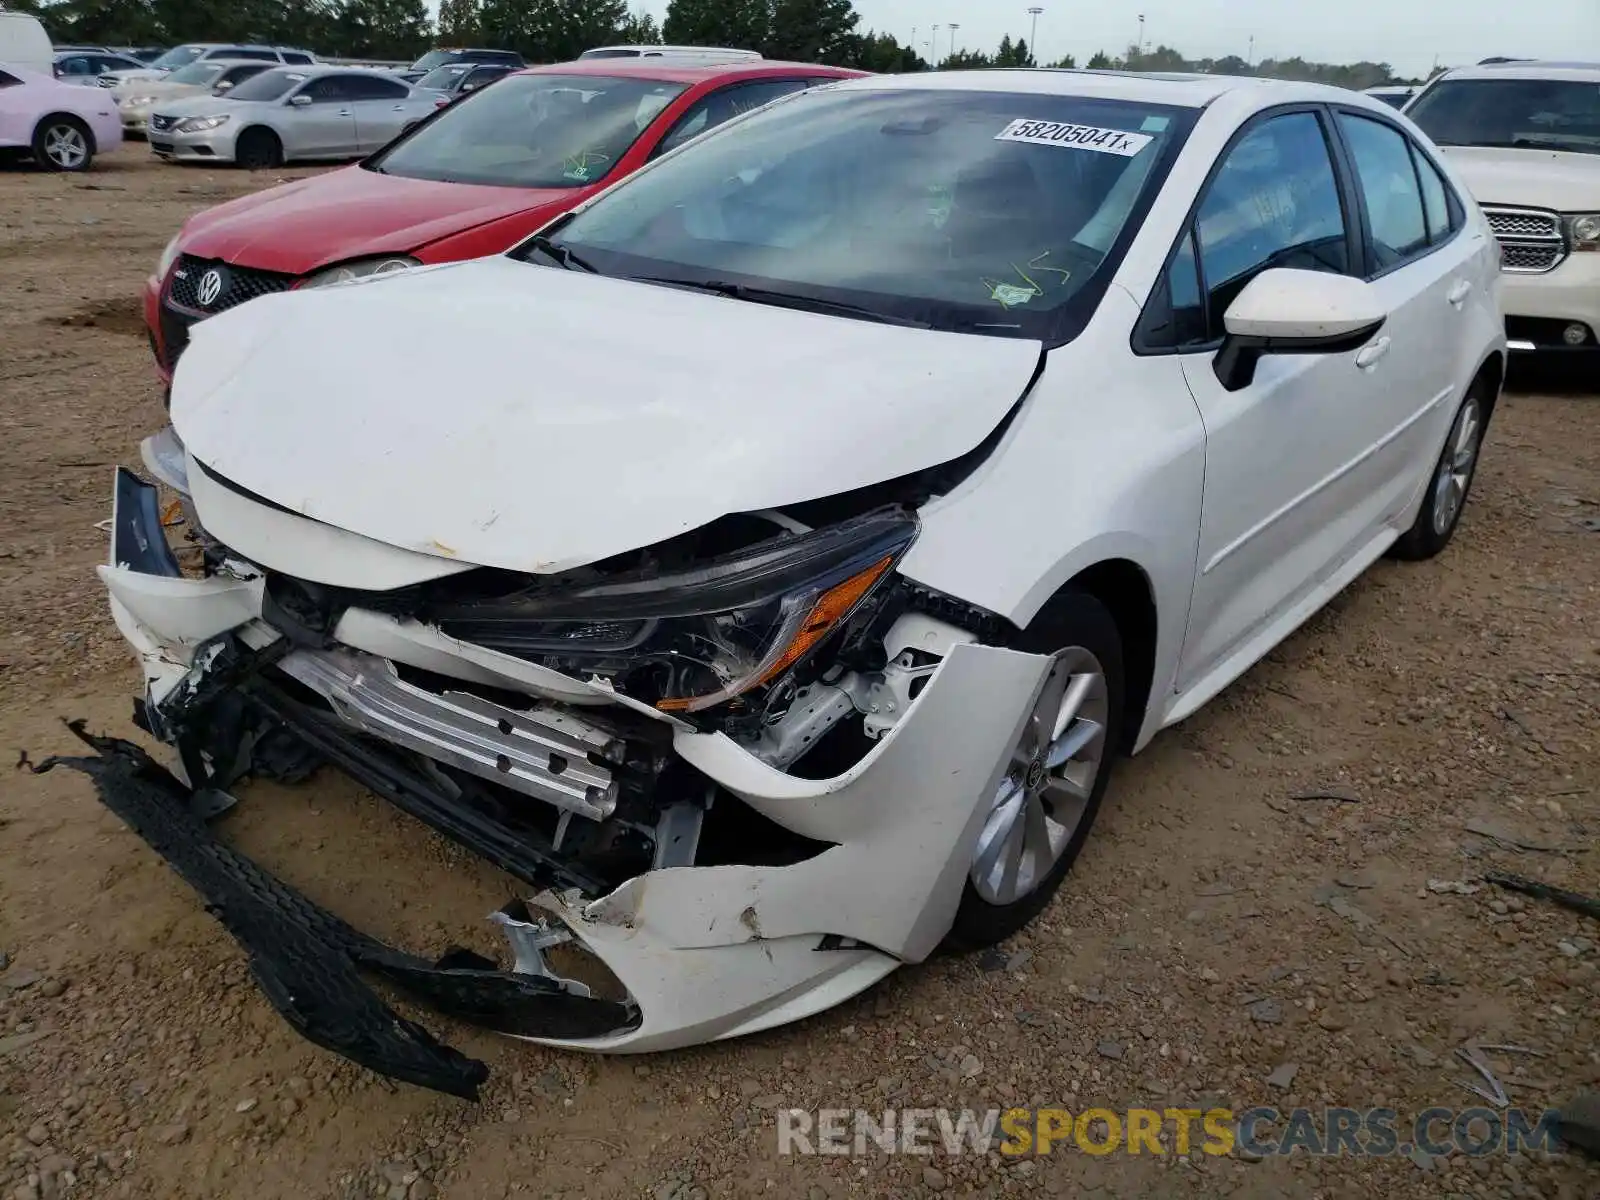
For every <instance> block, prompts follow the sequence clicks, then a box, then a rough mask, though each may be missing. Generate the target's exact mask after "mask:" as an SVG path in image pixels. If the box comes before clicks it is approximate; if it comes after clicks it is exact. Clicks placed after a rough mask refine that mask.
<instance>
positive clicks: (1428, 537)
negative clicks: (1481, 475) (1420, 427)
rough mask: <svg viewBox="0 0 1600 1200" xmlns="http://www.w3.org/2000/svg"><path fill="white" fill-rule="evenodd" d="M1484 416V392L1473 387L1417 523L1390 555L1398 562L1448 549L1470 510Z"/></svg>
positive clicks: (1441, 456) (1453, 425)
mask: <svg viewBox="0 0 1600 1200" xmlns="http://www.w3.org/2000/svg"><path fill="white" fill-rule="evenodd" d="M1484 415H1485V409H1484V403H1483V394H1482V389H1481V387H1479V386H1478V385H1474V386H1473V388H1472V390H1471V391H1469V392H1468V393H1467V397H1466V399H1465V400H1463V401H1462V402H1461V407H1460V408H1459V409H1458V410H1457V411H1456V419H1455V420H1454V421H1452V422H1451V423H1450V433H1449V435H1448V436H1447V437H1446V438H1445V439H1444V449H1443V450H1442V451H1440V453H1439V459H1438V461H1437V462H1436V463H1435V464H1434V466H1433V471H1432V473H1431V474H1430V475H1429V477H1428V493H1427V495H1426V496H1424V497H1423V500H1422V508H1421V509H1420V510H1419V511H1418V513H1417V519H1416V520H1415V521H1413V522H1412V524H1411V528H1410V529H1408V530H1406V532H1405V533H1404V534H1402V535H1401V536H1400V539H1399V540H1398V541H1397V542H1395V544H1394V547H1393V549H1392V550H1391V551H1390V553H1391V554H1392V555H1393V556H1394V557H1395V558H1400V559H1406V560H1408V561H1412V562H1417V561H1420V560H1422V559H1425V558H1432V557H1433V556H1434V555H1436V554H1438V553H1439V551H1441V550H1443V549H1444V548H1445V547H1446V546H1447V545H1449V543H1450V538H1451V536H1452V535H1453V534H1454V533H1455V531H1456V526H1457V525H1458V524H1460V522H1461V510H1462V509H1464V508H1465V507H1466V506H1467V494H1468V493H1469V492H1470V491H1471V490H1472V479H1473V476H1474V475H1475V474H1476V473H1477V470H1478V452H1479V450H1480V449H1481V448H1482V446H1483V431H1484Z"/></svg>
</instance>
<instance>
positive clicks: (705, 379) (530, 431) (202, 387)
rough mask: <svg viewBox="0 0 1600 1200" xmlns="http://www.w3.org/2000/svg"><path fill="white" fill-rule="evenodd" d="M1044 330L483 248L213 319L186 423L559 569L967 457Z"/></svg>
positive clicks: (374, 530)
mask: <svg viewBox="0 0 1600 1200" xmlns="http://www.w3.org/2000/svg"><path fill="white" fill-rule="evenodd" d="M1040 351H1041V348H1040V345H1039V344H1038V343H1037V342H1028V341H1022V340H1019V339H1010V338H998V337H983V336H977V335H967V334H953V333H937V332H930V331H926V330H919V329H905V328H900V327H897V326H889V325H880V324H874V323H871V322H867V321H857V320H851V319H847V318H840V317H833V316H823V315H818V314H813V313H802V312H794V311H790V310H786V309H778V308H772V307H767V306H762V305H756V304H750V303H746V302H742V301H737V300H729V299H725V298H722V297H718V296H708V295H703V294H699V293H693V292H686V291H683V290H681V289H677V288H668V287H660V286H655V285H651V284H643V283H634V282H630V281H627V280H619V279H608V278H603V277H599V276H593V275H585V274H582V273H580V272H576V271H571V272H569V271H562V270H559V269H557V268H554V267H543V266H536V265H529V264H525V263H519V262H516V261H513V260H511V259H508V258H488V259H479V260H476V261H473V262H467V263H453V264H447V265H444V266H438V267H432V268H422V269H419V270H414V271H411V272H408V273H405V274H401V275H394V276H389V277H387V278H380V279H377V280H375V281H371V282H360V283H355V284H350V285H344V286H335V287H331V288H323V289H315V290H309V291H300V292H290V293H283V294H279V295H273V296H265V297H262V298H260V299H258V300H253V301H251V302H250V303H249V304H245V305H241V306H240V307H238V308H235V309H233V310H231V311H229V312H225V313H222V314H221V315H219V316H216V317H213V318H211V319H210V320H208V321H205V322H202V323H201V324H199V325H197V326H196V327H195V329H194V340H193V341H192V343H191V345H190V347H189V349H188V350H187V351H186V352H185V354H184V356H183V358H182V359H181V360H180V361H179V364H178V369H177V372H176V377H175V379H174V381H173V391H172V420H173V424H174V426H175V427H176V429H177V432H178V434H179V436H180V437H182V439H183V441H184V444H185V445H186V446H187V447H188V449H189V452H190V453H191V454H192V455H193V456H194V457H195V458H196V459H197V460H198V461H199V462H200V463H202V464H204V465H205V466H206V467H208V468H210V469H211V470H212V471H214V472H215V473H217V474H218V475H221V476H222V477H224V478H225V479H227V480H230V481H231V482H233V483H235V484H237V485H239V486H241V487H243V488H245V489H247V490H248V491H251V492H253V493H255V494H257V495H258V496H261V497H264V498H265V499H267V500H270V501H273V502H274V503H276V504H278V505H281V506H283V507H285V508H287V509H289V510H291V511H293V512H296V513H299V514H301V515H303V516H306V517H310V518H312V519H314V520H317V521H321V522H324V523H326V524H330V525H334V526H337V527H338V528H341V529H345V530H348V531H350V532H353V533H358V534H361V535H363V536H366V537H368V538H373V539H376V540H378V541H381V542H385V543H388V544H389V545H392V546H397V547H400V548H403V549H407V550H412V551H416V552H420V553H423V554H430V555H434V556H436V557H443V558H450V559H454V560H457V561H465V562H470V563H475V564H478V565H482V566H493V567H501V568H504V569H506V570H512V571H525V572H554V571H561V570H565V569H568V568H570V567H574V566H579V565H582V564H584V563H589V562H594V561H597V560H599V559H603V558H607V557H609V556H611V555H613V554H619V553H622V552H623V551H626V550H631V549H636V548H638V547H641V546H647V545H651V544H653V543H655V542H659V541H662V540H665V539H666V538H669V537H672V536H674V535H676V534H679V533H683V532H686V531H688V530H691V529H695V528H697V527H699V526H701V525H705V524H707V523H709V522H710V521H712V520H715V519H716V518H717V517H719V516H722V515H724V514H726V513H730V512H743V511H751V510H759V509H764V508H772V507H776V506H779V505H784V504H792V503H798V502H800V501H803V500H810V499H816V498H818V497H823V496H829V495H834V494H837V493H840V492H845V491H849V490H852V489H855V488H860V487H864V486H866V485H868V484H874V483H881V482H883V481H885V480H888V479H892V478H895V477H897V476H900V475H904V474H908V473H910V472H912V471H916V470H920V469H922V468H925V467H931V466H935V465H937V464H939V463H941V462H946V461H948V460H950V459H952V458H956V457H958V456H960V455H961V454H963V453H965V452H966V451H968V450H971V449H973V448H974V447H975V446H977V445H978V444H979V443H980V442H981V441H982V440H983V439H984V437H986V436H987V435H988V434H989V433H990V432H992V431H993V430H994V428H995V427H996V426H997V425H998V424H999V423H1000V421H1001V419H1002V418H1003V417H1004V415H1005V413H1006V412H1007V410H1008V409H1010V408H1011V406H1012V405H1013V404H1015V403H1016V402H1017V400H1018V399H1019V397H1020V396H1021V395H1022V394H1023V392H1024V390H1025V389H1026V388H1027V386H1028V382H1029V380H1030V379H1031V377H1032V375H1033V372H1034V370H1035V368H1036V366H1037V364H1038V360H1039V355H1040ZM200 517H201V520H202V521H203V520H204V519H205V514H204V512H201V513H200ZM234 548H235V549H236V550H237V551H239V552H240V553H241V554H244V555H246V556H249V554H250V553H251V548H250V547H249V546H244V545H237V546H235V547H234Z"/></svg>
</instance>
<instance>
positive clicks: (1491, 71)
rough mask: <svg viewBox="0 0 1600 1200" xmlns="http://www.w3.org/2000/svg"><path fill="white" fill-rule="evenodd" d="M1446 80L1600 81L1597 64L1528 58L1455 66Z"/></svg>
mask: <svg viewBox="0 0 1600 1200" xmlns="http://www.w3.org/2000/svg"><path fill="white" fill-rule="evenodd" d="M1444 78H1446V79H1557V80H1565V81H1569V82H1575V83H1590V82H1597V83H1600V63H1590V62H1551V61H1543V60H1538V59H1530V60H1527V61H1520V60H1519V61H1517V62H1504V63H1484V64H1480V65H1479V66H1475V67H1457V68H1455V69H1454V70H1453V71H1447V72H1445V74H1444Z"/></svg>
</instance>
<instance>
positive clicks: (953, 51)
mask: <svg viewBox="0 0 1600 1200" xmlns="http://www.w3.org/2000/svg"><path fill="white" fill-rule="evenodd" d="M960 28H961V26H960V25H957V24H955V23H954V22H952V23H951V25H950V57H951V58H954V57H955V56H956V30H958V29H960Z"/></svg>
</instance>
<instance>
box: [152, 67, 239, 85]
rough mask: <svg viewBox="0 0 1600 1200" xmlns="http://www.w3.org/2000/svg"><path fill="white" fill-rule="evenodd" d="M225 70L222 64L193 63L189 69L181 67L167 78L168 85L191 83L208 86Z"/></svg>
mask: <svg viewBox="0 0 1600 1200" xmlns="http://www.w3.org/2000/svg"><path fill="white" fill-rule="evenodd" d="M225 69H226V64H223V63H208V62H207V63H195V64H194V65H193V66H190V67H183V68H181V69H180V70H177V71H174V72H172V74H170V75H168V76H167V82H168V83H193V84H197V85H202V86H203V85H206V84H209V83H210V82H211V81H212V80H213V79H215V78H216V77H217V76H218V75H221V74H222V72H223V71H224V70H225Z"/></svg>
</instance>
